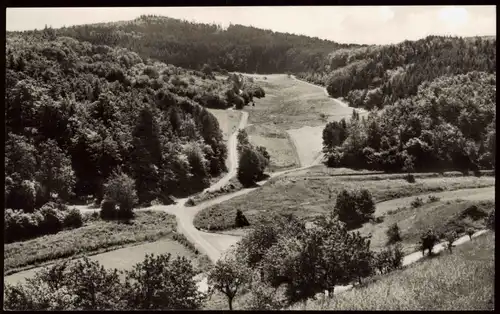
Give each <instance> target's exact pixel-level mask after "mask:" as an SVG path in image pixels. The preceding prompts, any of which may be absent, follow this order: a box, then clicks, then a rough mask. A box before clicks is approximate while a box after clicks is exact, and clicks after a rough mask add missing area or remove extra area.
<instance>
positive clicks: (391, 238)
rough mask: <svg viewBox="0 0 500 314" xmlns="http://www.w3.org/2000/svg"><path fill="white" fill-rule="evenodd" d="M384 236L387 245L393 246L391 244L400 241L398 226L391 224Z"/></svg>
mask: <svg viewBox="0 0 500 314" xmlns="http://www.w3.org/2000/svg"><path fill="white" fill-rule="evenodd" d="M386 235H387V238H388V240H387V244H393V243H396V242H399V241H401V234H400V230H399V226H398V225H397V224H396V223H394V224H392V225H391V226H390V227H389V229H387V231H386Z"/></svg>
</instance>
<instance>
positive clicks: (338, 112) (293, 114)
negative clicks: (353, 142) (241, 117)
mask: <svg viewBox="0 0 500 314" xmlns="http://www.w3.org/2000/svg"><path fill="white" fill-rule="evenodd" d="M244 75H245V76H250V77H253V78H254V80H255V81H256V82H257V83H258V84H259V85H260V86H262V88H263V89H264V91H265V93H266V97H264V98H261V99H255V106H247V107H245V110H246V111H248V113H249V121H248V122H249V123H250V124H251V127H249V128H247V132H248V135H249V138H250V142H251V143H252V144H254V145H261V146H264V147H266V149H267V150H268V152H269V154H270V155H271V165H270V170H271V171H278V170H283V169H289V168H292V167H299V165H302V166H304V165H307V164H308V162H309V161H312V160H314V158H313V157H311V156H310V155H311V152H313V154H314V153H316V152H319V151H320V150H321V148H322V136H321V134H322V133H321V132H322V130H323V128H324V126H325V124H326V123H327V122H328V121H333V120H340V119H342V118H346V119H349V118H350V117H351V115H352V110H353V109H352V108H349V107H345V106H344V105H342V104H341V103H340V102H338V101H337V100H335V99H332V98H330V97H328V96H327V95H326V94H325V92H324V89H323V88H321V87H319V86H315V85H311V84H308V83H306V82H302V81H299V80H295V79H293V78H292V77H288V76H287V75H286V74H271V75H253V74H244ZM264 77H265V78H266V79H264ZM303 127H311V128H312V129H309V128H303ZM287 130H292V131H291V133H290V135H289V134H287ZM312 130H314V131H312ZM320 130H321V131H320ZM289 136H293V139H294V140H295V145H294V143H293V142H291V139H290V138H289ZM311 136H313V137H314V138H312V137H311ZM304 139H306V140H305V141H304ZM294 146H296V147H297V152H295V150H294ZM314 157H317V154H316V156H314Z"/></svg>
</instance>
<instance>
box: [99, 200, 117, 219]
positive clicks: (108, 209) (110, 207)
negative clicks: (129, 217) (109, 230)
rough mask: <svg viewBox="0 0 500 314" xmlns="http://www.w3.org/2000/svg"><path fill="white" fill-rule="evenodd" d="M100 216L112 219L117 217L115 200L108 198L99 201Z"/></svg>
mask: <svg viewBox="0 0 500 314" xmlns="http://www.w3.org/2000/svg"><path fill="white" fill-rule="evenodd" d="M100 216H101V218H102V219H106V220H108V219H109V220H112V219H117V218H118V217H117V209H116V202H115V201H112V200H108V199H104V200H103V201H102V203H101V211H100Z"/></svg>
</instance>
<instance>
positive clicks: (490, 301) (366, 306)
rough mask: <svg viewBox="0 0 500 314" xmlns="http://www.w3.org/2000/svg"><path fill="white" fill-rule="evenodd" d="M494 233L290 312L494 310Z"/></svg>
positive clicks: (294, 308)
mask: <svg viewBox="0 0 500 314" xmlns="http://www.w3.org/2000/svg"><path fill="white" fill-rule="evenodd" d="M494 254H495V234H494V233H492V232H488V233H486V234H485V235H483V236H480V237H477V238H475V239H473V240H472V241H471V242H468V243H465V244H463V245H461V246H459V247H457V248H456V249H455V250H454V251H453V254H449V253H447V252H442V253H441V254H440V255H439V256H437V257H435V258H432V259H425V260H422V261H421V262H419V263H416V264H414V265H412V266H410V267H408V268H406V269H403V270H400V271H396V272H394V273H391V274H389V275H387V276H385V277H378V278H375V279H374V281H373V282H371V283H369V284H367V285H366V286H365V287H360V288H358V289H353V290H350V291H347V292H344V293H341V294H339V295H335V296H334V297H333V298H331V299H327V300H325V301H324V302H322V301H309V302H307V303H306V304H305V305H304V304H303V303H302V304H297V305H295V306H293V307H292V309H293V310H399V311H405V310H457V311H458V310H493V309H494V296H495V294H494V284H495V256H494Z"/></svg>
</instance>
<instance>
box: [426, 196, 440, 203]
mask: <svg viewBox="0 0 500 314" xmlns="http://www.w3.org/2000/svg"><path fill="white" fill-rule="evenodd" d="M440 199H441V198H439V197H437V196H434V195H429V198H428V202H429V203H434V202H438V201H439V200H440Z"/></svg>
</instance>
